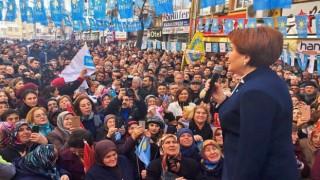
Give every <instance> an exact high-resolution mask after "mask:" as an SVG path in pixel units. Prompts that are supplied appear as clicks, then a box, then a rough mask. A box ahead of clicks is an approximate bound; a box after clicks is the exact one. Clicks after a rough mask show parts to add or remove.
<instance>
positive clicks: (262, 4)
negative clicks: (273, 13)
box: [253, 0, 292, 10]
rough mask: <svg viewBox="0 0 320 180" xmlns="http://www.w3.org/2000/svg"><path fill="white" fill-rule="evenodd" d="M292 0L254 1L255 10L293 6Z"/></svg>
mask: <svg viewBox="0 0 320 180" xmlns="http://www.w3.org/2000/svg"><path fill="white" fill-rule="evenodd" d="M291 4H292V0H259V1H253V9H254V10H269V9H276V8H281V9H283V8H291Z"/></svg>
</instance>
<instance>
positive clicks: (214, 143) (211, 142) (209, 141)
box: [201, 139, 223, 160]
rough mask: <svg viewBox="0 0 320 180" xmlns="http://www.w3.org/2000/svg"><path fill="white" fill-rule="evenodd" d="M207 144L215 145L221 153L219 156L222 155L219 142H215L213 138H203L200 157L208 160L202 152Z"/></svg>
mask: <svg viewBox="0 0 320 180" xmlns="http://www.w3.org/2000/svg"><path fill="white" fill-rule="evenodd" d="M208 145H213V146H215V147H216V148H217V149H218V150H219V151H220V154H221V157H223V155H222V152H221V148H220V146H219V144H218V143H217V142H215V141H214V140H210V139H208V140H205V141H204V142H203V143H202V146H201V152H202V158H203V159H204V160H208V158H207V156H206V155H205V154H204V148H206V146H208Z"/></svg>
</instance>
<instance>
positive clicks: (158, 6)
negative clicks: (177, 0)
mask: <svg viewBox="0 0 320 180" xmlns="http://www.w3.org/2000/svg"><path fill="white" fill-rule="evenodd" d="M153 5H154V9H155V11H156V15H161V14H172V13H173V2H172V0H153Z"/></svg>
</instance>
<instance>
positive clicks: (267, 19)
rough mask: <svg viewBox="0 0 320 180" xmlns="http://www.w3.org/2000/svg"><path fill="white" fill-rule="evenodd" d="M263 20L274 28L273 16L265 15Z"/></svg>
mask: <svg viewBox="0 0 320 180" xmlns="http://www.w3.org/2000/svg"><path fill="white" fill-rule="evenodd" d="M263 22H264V25H265V26H268V27H270V28H274V21H273V17H265V18H263Z"/></svg>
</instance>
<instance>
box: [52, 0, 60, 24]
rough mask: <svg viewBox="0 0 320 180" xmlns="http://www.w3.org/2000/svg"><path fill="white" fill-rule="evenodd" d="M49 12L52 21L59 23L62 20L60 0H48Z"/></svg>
mask: <svg viewBox="0 0 320 180" xmlns="http://www.w3.org/2000/svg"><path fill="white" fill-rule="evenodd" d="M50 12H51V18H52V21H53V22H54V23H55V24H56V23H60V24H61V21H62V0H50Z"/></svg>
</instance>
